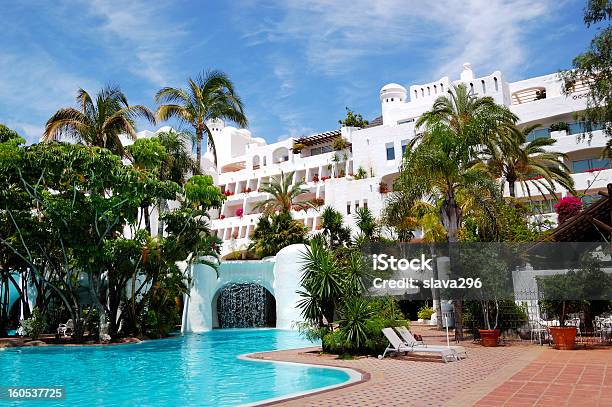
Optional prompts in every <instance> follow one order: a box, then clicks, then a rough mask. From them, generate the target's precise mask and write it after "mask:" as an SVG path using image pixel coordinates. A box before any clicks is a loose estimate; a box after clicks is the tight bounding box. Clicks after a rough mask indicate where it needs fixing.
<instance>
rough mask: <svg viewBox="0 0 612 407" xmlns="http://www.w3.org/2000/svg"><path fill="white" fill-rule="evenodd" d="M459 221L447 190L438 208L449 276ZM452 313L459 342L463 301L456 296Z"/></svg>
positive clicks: (450, 190)
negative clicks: (443, 230) (448, 265)
mask: <svg viewBox="0 0 612 407" xmlns="http://www.w3.org/2000/svg"><path fill="white" fill-rule="evenodd" d="M461 219H462V213H461V208H460V207H459V205H457V201H456V200H455V196H454V194H453V191H452V189H451V188H449V189H448V190H447V192H446V198H445V200H444V202H443V203H442V207H441V208H440V220H441V221H442V225H443V226H444V228H445V229H446V233H447V234H448V243H449V255H450V266H451V274H452V272H453V255H452V253H453V244H454V243H456V242H457V233H458V231H459V227H460V225H461ZM453 311H454V313H455V340H457V341H460V340H463V300H462V299H461V298H459V296H457V295H456V296H455V298H453Z"/></svg>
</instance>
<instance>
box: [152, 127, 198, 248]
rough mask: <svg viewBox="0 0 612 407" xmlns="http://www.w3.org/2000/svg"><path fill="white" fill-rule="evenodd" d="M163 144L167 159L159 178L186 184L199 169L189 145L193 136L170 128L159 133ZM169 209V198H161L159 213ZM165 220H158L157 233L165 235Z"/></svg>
mask: <svg viewBox="0 0 612 407" xmlns="http://www.w3.org/2000/svg"><path fill="white" fill-rule="evenodd" d="M157 138H158V139H159V141H160V143H161V145H162V146H164V147H165V148H166V157H165V158H166V159H165V160H164V161H162V163H161V166H160V168H159V178H160V179H161V180H164V181H166V180H167V181H173V182H176V183H177V184H179V185H185V182H186V178H187V176H188V175H189V174H193V173H196V172H197V171H198V163H197V162H196V161H195V160H194V159H193V156H192V154H191V151H190V150H189V148H188V147H187V145H188V142H189V140H190V138H191V137H189V135H188V134H186V133H183V132H176V131H174V130H172V129H170V130H169V131H167V132H160V133H158V134H157ZM167 210H168V200H167V199H161V200H160V202H159V213H160V215H161V213H163V212H165V211H167ZM164 226H165V222H164V220H163V219H162V218H161V217H160V219H159V220H158V222H157V235H158V236H163V233H164Z"/></svg>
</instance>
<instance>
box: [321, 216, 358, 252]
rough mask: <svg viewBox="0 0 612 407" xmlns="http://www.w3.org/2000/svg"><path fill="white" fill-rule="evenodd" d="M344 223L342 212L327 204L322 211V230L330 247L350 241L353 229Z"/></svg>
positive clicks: (333, 247)
mask: <svg viewBox="0 0 612 407" xmlns="http://www.w3.org/2000/svg"><path fill="white" fill-rule="evenodd" d="M343 223H344V219H343V216H342V214H341V213H340V212H338V211H337V210H335V209H334V208H332V207H331V206H326V207H325V208H324V209H323V212H321V230H322V234H323V237H324V239H325V241H326V243H327V246H328V247H329V248H331V249H335V248H336V247H338V246H344V245H346V244H347V243H349V242H350V240H351V229H349V228H348V227H346V226H344V224H343Z"/></svg>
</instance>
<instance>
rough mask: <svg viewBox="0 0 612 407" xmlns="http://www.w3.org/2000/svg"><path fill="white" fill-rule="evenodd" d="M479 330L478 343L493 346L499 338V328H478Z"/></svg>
mask: <svg viewBox="0 0 612 407" xmlns="http://www.w3.org/2000/svg"><path fill="white" fill-rule="evenodd" d="M478 332H480V343H481V344H482V346H486V347H495V346H497V341H498V340H499V334H500V331H499V329H479V330H478Z"/></svg>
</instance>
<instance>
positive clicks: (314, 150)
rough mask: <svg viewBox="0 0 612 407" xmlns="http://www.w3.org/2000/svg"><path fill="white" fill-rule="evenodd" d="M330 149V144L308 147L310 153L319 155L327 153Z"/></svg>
mask: <svg viewBox="0 0 612 407" xmlns="http://www.w3.org/2000/svg"><path fill="white" fill-rule="evenodd" d="M330 151H332V147H331V146H323V147H313V148H311V149H310V155H319V154H324V153H329V152H330Z"/></svg>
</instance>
